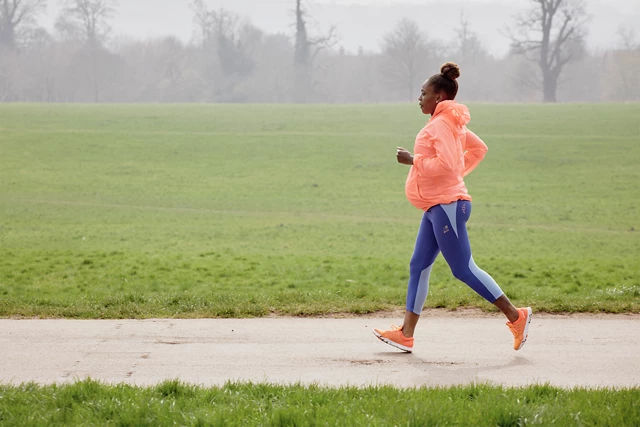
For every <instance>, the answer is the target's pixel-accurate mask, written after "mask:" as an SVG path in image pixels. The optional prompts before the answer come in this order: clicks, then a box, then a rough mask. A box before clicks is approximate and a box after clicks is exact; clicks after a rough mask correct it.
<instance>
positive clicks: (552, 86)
mask: <svg viewBox="0 0 640 427" xmlns="http://www.w3.org/2000/svg"><path fill="white" fill-rule="evenodd" d="M557 88H558V76H557V75H555V74H553V73H552V72H550V71H546V72H543V75H542V89H543V102H556V90H557Z"/></svg>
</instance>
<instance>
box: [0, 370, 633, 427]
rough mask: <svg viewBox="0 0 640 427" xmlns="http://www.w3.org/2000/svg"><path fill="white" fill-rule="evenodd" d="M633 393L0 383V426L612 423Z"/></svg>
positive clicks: (621, 417)
mask: <svg viewBox="0 0 640 427" xmlns="http://www.w3.org/2000/svg"><path fill="white" fill-rule="evenodd" d="M638 399H640V390H639V389H622V390H610V389H601V390H585V389H573V390H562V389H558V388H554V387H550V386H546V385H538V386H531V387H526V388H510V389H509V388H503V387H494V386H488V385H471V386H464V387H449V388H435V389H429V388H419V389H407V390H398V389H394V388H392V387H369V388H365V389H358V388H346V387H345V388H338V389H332V388H323V387H317V386H310V387H304V386H288V387H283V386H275V385H265V384H257V385H253V384H231V383H229V384H227V385H225V386H223V387H214V388H201V387H195V386H189V385H184V384H181V383H179V382H177V381H167V382H164V383H162V384H159V385H158V386H155V387H149V388H141V387H133V386H129V385H117V386H107V385H102V384H100V383H96V382H94V381H90V380H88V381H82V382H79V383H76V384H72V385H57V386H56V385H52V386H36V385H33V384H24V385H22V386H19V387H8V386H0V423H1V424H2V425H5V426H13V425H15V426H28V425H131V426H134V425H135V426H142V425H153V426H158V425H216V426H217V425H220V426H222V425H237V426H246V425H274V426H313V425H327V426H332V425H353V426H363V425H366V426H382V425H408V426H422V425H458V426H460V425H467V426H471V425H473V426H521V425H530V424H539V425H562V426H567V425H611V426H632V425H638V423H640V406H638V405H637V402H638Z"/></svg>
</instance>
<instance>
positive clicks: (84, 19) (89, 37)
mask: <svg viewBox="0 0 640 427" xmlns="http://www.w3.org/2000/svg"><path fill="white" fill-rule="evenodd" d="M114 3H115V1H114V0H66V3H65V8H64V9H63V11H62V14H61V15H60V16H59V18H58V20H57V22H56V28H57V29H58V30H59V31H60V32H62V33H65V34H66V35H67V36H70V37H71V38H80V39H82V40H83V41H84V42H85V43H86V44H87V45H88V46H93V47H97V46H101V45H102V44H103V43H104V42H105V40H106V38H107V35H108V34H109V31H111V27H110V26H109V22H108V21H109V18H111V17H112V16H113V14H114Z"/></svg>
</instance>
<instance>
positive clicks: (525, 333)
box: [516, 307, 532, 350]
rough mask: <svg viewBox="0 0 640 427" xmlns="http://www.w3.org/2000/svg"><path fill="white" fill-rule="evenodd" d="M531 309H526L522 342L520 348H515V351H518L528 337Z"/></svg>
mask: <svg viewBox="0 0 640 427" xmlns="http://www.w3.org/2000/svg"><path fill="white" fill-rule="evenodd" d="M531 314H532V312H531V307H527V323H526V324H525V325H524V332H523V333H522V342H521V343H520V346H518V348H516V350H520V349H521V348H522V346H523V345H524V343H525V342H526V341H527V337H528V336H529V323H531Z"/></svg>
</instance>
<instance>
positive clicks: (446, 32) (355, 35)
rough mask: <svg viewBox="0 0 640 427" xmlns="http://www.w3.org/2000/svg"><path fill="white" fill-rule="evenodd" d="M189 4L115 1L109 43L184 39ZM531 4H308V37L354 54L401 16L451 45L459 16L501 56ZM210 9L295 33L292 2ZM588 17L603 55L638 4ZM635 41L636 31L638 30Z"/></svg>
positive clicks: (231, 3)
mask: <svg viewBox="0 0 640 427" xmlns="http://www.w3.org/2000/svg"><path fill="white" fill-rule="evenodd" d="M62 3H63V0H48V8H47V14H46V16H41V18H40V20H39V22H40V23H41V25H43V26H45V27H46V28H47V29H49V30H52V29H53V23H54V21H55V18H56V16H57V15H58V13H59V10H60V6H61V4H62ZM190 3H191V2H190V0H119V1H118V3H117V6H116V14H115V16H114V17H113V19H112V21H111V24H112V28H113V30H112V33H111V36H112V39H116V40H117V39H118V38H121V37H129V38H134V39H148V38H157V37H163V36H168V35H173V36H176V37H178V38H179V39H181V40H183V41H185V42H188V41H189V40H190V39H191V37H192V35H193V14H192V11H191V10H190V8H189V4H190ZM529 3H530V2H529V1H528V0H448V1H447V0H422V1H418V0H398V1H390V0H306V1H304V2H303V4H304V5H305V8H306V10H307V12H308V21H309V22H308V28H309V32H310V33H311V34H322V33H326V31H327V30H328V28H329V27H330V26H335V28H336V31H337V35H338V44H337V47H344V48H345V49H346V50H347V51H349V52H355V51H357V50H358V48H359V47H362V48H363V49H364V50H365V51H377V50H379V46H380V43H381V40H382V37H383V35H384V34H385V33H387V32H388V31H390V30H391V29H392V28H393V26H394V25H395V24H396V23H397V22H398V21H399V20H400V19H402V18H404V17H407V18H411V19H413V20H415V21H417V22H418V23H419V24H420V25H421V27H422V28H423V30H424V31H425V32H426V34H427V36H428V37H429V38H431V39H438V40H441V41H447V42H449V41H451V40H452V39H453V38H454V37H455V31H454V29H455V28H456V27H457V26H458V24H459V22H460V14H461V13H464V16H465V19H466V20H467V21H468V22H469V26H470V29H471V30H472V31H474V32H476V33H477V35H478V36H479V38H480V40H481V41H482V42H483V43H484V44H485V46H486V47H487V48H488V50H489V51H490V52H491V53H493V54H495V55H502V54H504V53H505V52H506V50H507V49H508V46H509V41H508V39H507V37H505V36H504V34H503V30H504V28H505V27H506V25H507V24H508V23H510V22H511V21H512V20H513V19H512V17H513V15H514V14H515V13H517V12H518V11H521V10H524V9H526V8H527V6H528V4H529ZM207 4H208V5H209V6H210V7H215V8H224V9H226V10H229V11H233V12H235V13H237V14H239V15H241V16H243V17H246V18H248V20H249V21H250V22H251V23H252V24H253V25H255V26H257V27H258V28H260V29H262V30H264V31H265V32H268V33H284V34H287V35H291V34H293V33H294V27H293V22H294V14H293V9H294V5H295V1H294V0H208V1H207ZM585 4H586V6H587V12H588V14H589V15H590V21H589V24H588V30H589V33H588V35H587V46H588V48H590V49H592V50H602V49H606V48H612V47H616V46H617V45H619V41H620V38H619V36H618V29H619V28H620V27H621V26H623V27H627V28H635V27H636V26H637V22H640V0H586V1H585ZM636 37H638V38H640V32H638V31H637V30H636Z"/></svg>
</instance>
